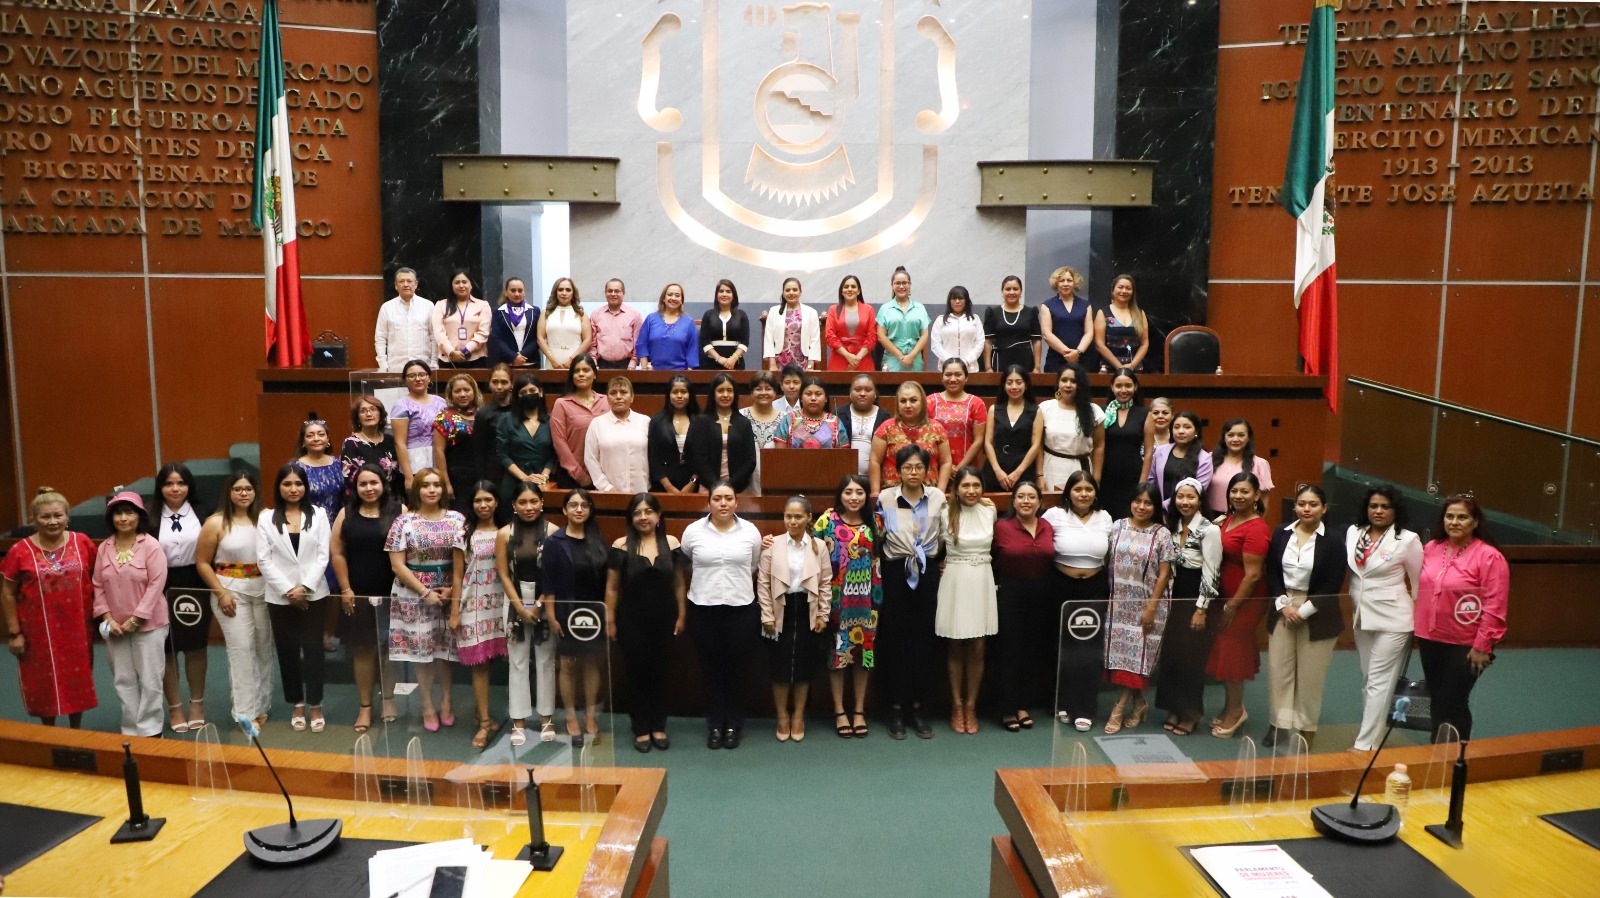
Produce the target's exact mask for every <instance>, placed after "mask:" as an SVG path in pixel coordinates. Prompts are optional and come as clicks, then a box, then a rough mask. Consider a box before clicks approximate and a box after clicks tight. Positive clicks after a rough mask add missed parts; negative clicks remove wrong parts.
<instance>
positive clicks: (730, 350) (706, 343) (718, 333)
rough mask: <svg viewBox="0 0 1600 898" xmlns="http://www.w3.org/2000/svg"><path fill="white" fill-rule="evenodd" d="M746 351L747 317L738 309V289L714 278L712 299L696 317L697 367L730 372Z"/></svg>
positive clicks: (740, 365) (748, 318)
mask: <svg viewBox="0 0 1600 898" xmlns="http://www.w3.org/2000/svg"><path fill="white" fill-rule="evenodd" d="M749 351H750V317H749V316H748V315H746V314H745V313H744V310H743V309H741V308H739V288H737V287H735V286H734V285H733V281H730V280H728V279H727V278H723V279H722V280H720V281H717V292H716V300H715V301H714V302H713V303H712V304H711V308H709V309H707V310H706V313H705V315H704V316H702V317H701V319H700V370H701V371H734V370H737V369H740V368H743V367H744V357H745V354H746V353H748V352H749Z"/></svg>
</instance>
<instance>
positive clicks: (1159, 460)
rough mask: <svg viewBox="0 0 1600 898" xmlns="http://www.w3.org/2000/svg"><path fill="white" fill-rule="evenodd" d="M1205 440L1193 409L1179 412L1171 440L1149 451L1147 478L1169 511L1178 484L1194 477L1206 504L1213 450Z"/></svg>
mask: <svg viewBox="0 0 1600 898" xmlns="http://www.w3.org/2000/svg"><path fill="white" fill-rule="evenodd" d="M1202 439H1203V437H1202V434H1201V431H1200V416H1199V415H1197V414H1195V413H1194V412H1188V411H1184V412H1179V413H1178V414H1177V415H1176V416H1174V417H1173V419H1172V442H1170V443H1167V444H1166V445H1163V446H1157V447H1156V448H1155V451H1154V452H1151V453H1150V461H1149V463H1148V464H1147V465H1146V467H1148V468H1149V471H1148V472H1147V474H1146V480H1147V481H1148V482H1150V483H1154V484H1155V485H1156V495H1158V496H1160V497H1161V504H1162V505H1163V506H1164V507H1166V508H1167V509H1169V510H1170V509H1171V508H1172V494H1173V490H1174V489H1176V487H1175V484H1177V483H1179V482H1180V481H1183V480H1187V479H1191V478H1192V479H1193V480H1195V481H1197V482H1198V483H1199V484H1200V496H1201V504H1202V505H1204V502H1205V495H1206V489H1207V487H1209V486H1210V485H1211V479H1212V473H1211V453H1209V452H1207V451H1206V450H1205V448H1204V446H1205V444H1204V443H1203V442H1202Z"/></svg>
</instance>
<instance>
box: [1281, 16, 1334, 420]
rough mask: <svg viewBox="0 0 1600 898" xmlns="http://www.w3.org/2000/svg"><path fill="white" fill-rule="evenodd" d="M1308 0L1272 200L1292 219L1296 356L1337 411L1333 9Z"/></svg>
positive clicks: (1329, 404) (1332, 407)
mask: <svg viewBox="0 0 1600 898" xmlns="http://www.w3.org/2000/svg"><path fill="white" fill-rule="evenodd" d="M1337 4H1338V0H1315V5H1314V6H1313V7H1312V10H1311V31H1310V34H1309V36H1308V37H1307V38H1306V50H1305V61H1304V62H1303V63H1302V64H1301V66H1300V92H1299V98H1298V99H1297V100H1296V101H1295V107H1294V130H1293V131H1292V132H1291V133H1290V135H1289V163H1288V165H1287V166H1286V167H1285V169H1284V173H1283V191H1282V192H1281V193H1280V194H1279V202H1281V203H1283V206H1284V208H1285V209H1287V210H1289V214H1290V215H1293V216H1294V217H1295V243H1294V304H1295V308H1297V309H1299V310H1300V357H1301V358H1302V359H1303V360H1304V361H1305V371H1306V373H1307V374H1321V375H1324V376H1326V377H1327V379H1328V381H1327V386H1325V387H1324V388H1323V389H1324V393H1325V395H1326V396H1327V397H1328V408H1330V409H1332V410H1333V411H1336V412H1337V411H1338V410H1339V408H1338V397H1339V307H1338V291H1337V282H1336V279H1335V275H1334V264H1333V232H1334V227H1333V209H1334V205H1333V202H1332V200H1331V197H1329V196H1328V191H1329V190H1330V189H1331V187H1332V184H1331V180H1332V177H1333V102H1334V100H1333V87H1334V80H1333V79H1334V69H1333V63H1334V58H1333V53H1334V22H1333V14H1334V9H1335V7H1336V6H1337Z"/></svg>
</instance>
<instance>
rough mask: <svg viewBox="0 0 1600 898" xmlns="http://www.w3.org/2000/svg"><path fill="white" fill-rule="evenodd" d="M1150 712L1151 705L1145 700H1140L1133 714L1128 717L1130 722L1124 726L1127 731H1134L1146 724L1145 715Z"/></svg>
mask: <svg viewBox="0 0 1600 898" xmlns="http://www.w3.org/2000/svg"><path fill="white" fill-rule="evenodd" d="M1149 711H1150V705H1149V703H1148V702H1146V701H1145V700H1144V699H1142V698H1141V699H1139V701H1138V702H1136V703H1135V704H1134V706H1133V713H1132V714H1129V715H1128V720H1127V722H1126V723H1124V724H1123V727H1124V728H1126V729H1130V730H1131V729H1133V728H1134V727H1136V726H1138V725H1139V724H1141V723H1144V715H1145V714H1146V713H1148V712H1149Z"/></svg>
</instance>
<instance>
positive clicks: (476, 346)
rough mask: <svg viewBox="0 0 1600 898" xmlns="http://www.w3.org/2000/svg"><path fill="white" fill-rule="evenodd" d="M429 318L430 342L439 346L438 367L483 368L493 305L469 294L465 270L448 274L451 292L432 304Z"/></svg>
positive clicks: (487, 355)
mask: <svg viewBox="0 0 1600 898" xmlns="http://www.w3.org/2000/svg"><path fill="white" fill-rule="evenodd" d="M429 318H430V323H431V324H432V326H433V345H435V346H437V347H438V348H439V367H440V368H482V367H484V365H486V364H488V357H489V325H490V322H491V320H492V319H493V318H494V309H492V308H490V306H489V304H488V303H487V302H485V301H483V300H481V299H479V298H478V297H476V296H473V295H472V278H471V277H469V276H468V275H467V273H466V272H465V271H457V272H455V273H453V274H451V275H450V295H449V296H447V297H445V298H444V299H442V300H440V301H439V302H436V303H434V304H433V309H432V311H431V312H430V313H429Z"/></svg>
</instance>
